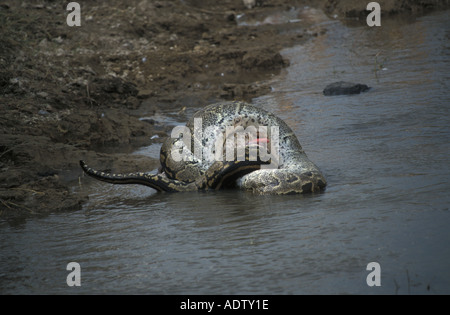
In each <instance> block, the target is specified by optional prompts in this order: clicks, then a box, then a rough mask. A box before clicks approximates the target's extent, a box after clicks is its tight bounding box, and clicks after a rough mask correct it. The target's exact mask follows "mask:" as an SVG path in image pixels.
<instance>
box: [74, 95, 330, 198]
mask: <svg viewBox="0 0 450 315" xmlns="http://www.w3.org/2000/svg"><path fill="white" fill-rule="evenodd" d="M239 126H241V127H242V128H243V129H245V130H251V129H249V127H250V128H252V127H254V128H255V129H256V130H261V129H259V128H260V127H263V128H264V127H266V130H267V133H266V135H265V137H261V138H263V139H270V140H267V142H269V143H270V145H272V144H273V143H276V144H277V145H278V147H275V148H278V150H274V147H271V148H272V150H271V152H270V153H268V154H269V155H268V157H270V159H262V158H261V157H260V156H259V155H258V157H257V158H256V159H255V158H251V154H250V151H251V150H250V148H252V147H256V148H258V149H261V145H260V144H259V142H258V141H259V140H257V141H256V142H255V141H253V142H252V144H250V143H249V141H247V142H246V144H247V146H246V149H245V153H244V156H241V157H242V158H240V159H238V158H237V154H238V153H236V152H237V150H236V151H234V150H232V154H233V156H232V157H233V158H232V159H229V158H226V154H228V151H227V150H228V148H227V147H226V143H227V142H226V140H227V139H229V138H230V134H227V127H228V128H234V129H236V128H239ZM274 128H275V129H274ZM180 130H181V131H184V133H181V132H178V133H177V132H175V133H174V134H173V135H172V137H169V138H168V139H167V140H166V141H165V142H164V144H163V145H162V147H161V153H160V160H161V173H159V174H157V175H150V174H146V173H130V174H108V173H104V172H99V171H96V170H93V169H92V168H90V167H88V166H87V165H86V164H85V163H84V162H83V161H80V165H81V167H82V168H83V170H84V171H85V173H86V174H88V175H90V176H92V177H94V178H96V179H99V180H102V181H105V182H109V183H113V184H142V185H147V186H149V187H152V188H154V189H156V190H158V191H171V192H177V191H195V190H205V189H220V188H224V187H238V188H240V189H243V190H248V191H252V192H254V193H260V194H293V193H306V192H315V191H320V190H322V189H324V188H325V186H326V180H325V178H324V176H323V175H322V173H321V172H320V171H319V169H318V168H317V166H316V165H315V164H314V163H312V162H311V161H310V160H309V159H308V157H307V156H306V154H305V152H304V151H303V149H302V147H301V145H300V143H299V141H298V139H297V137H296V136H295V134H294V132H293V131H292V130H291V129H290V128H289V126H288V125H287V124H286V123H285V122H284V121H283V120H281V119H280V118H278V117H276V116H275V115H273V114H271V113H269V112H267V111H265V110H263V109H260V108H258V107H255V106H253V105H250V104H247V103H244V102H224V103H217V104H213V105H210V106H207V107H205V108H204V109H202V110H200V111H198V112H197V113H195V114H194V116H193V117H192V118H191V119H190V120H189V121H188V123H187V124H186V126H185V127H184V129H183V128H181V129H180ZM263 130H264V129H263ZM277 133H278V134H277ZM258 135H259V134H258ZM231 136H232V137H235V135H234V134H231ZM259 136H261V135H259ZM257 138H258V137H257ZM231 143H234V142H231ZM270 145H269V146H270ZM220 149H221V151H218V150H220ZM258 152H259V153H261V151H258ZM176 153H178V158H177V154H176ZM275 153H278V154H275ZM180 157H181V158H180ZM266 157H267V156H266Z"/></svg>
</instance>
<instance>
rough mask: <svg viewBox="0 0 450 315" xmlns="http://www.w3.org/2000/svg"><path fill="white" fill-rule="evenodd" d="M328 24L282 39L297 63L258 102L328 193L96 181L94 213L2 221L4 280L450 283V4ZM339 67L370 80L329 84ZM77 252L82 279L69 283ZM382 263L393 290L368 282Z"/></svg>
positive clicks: (52, 289)
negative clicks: (374, 265) (291, 136)
mask: <svg viewBox="0 0 450 315" xmlns="http://www.w3.org/2000/svg"><path fill="white" fill-rule="evenodd" d="M325 23H328V24H330V25H329V27H328V29H329V31H328V32H327V33H326V34H325V35H323V36H319V37H317V38H315V39H314V40H313V41H311V42H310V43H308V44H307V45H305V46H301V47H294V48H291V49H287V50H285V51H284V52H283V54H284V55H285V56H286V57H287V58H289V59H290V60H291V66H290V67H289V68H288V69H287V71H286V73H285V74H284V75H282V76H280V77H278V78H276V80H277V81H275V82H273V88H274V92H273V93H271V94H270V95H267V96H264V97H261V98H258V99H256V100H254V102H255V103H256V104H259V105H260V106H262V107H264V108H265V109H267V110H270V111H273V112H274V113H276V114H278V115H279V116H281V117H282V118H283V119H285V120H286V121H287V123H288V124H289V125H290V126H291V127H292V128H293V129H294V130H295V132H296V133H297V135H298V136H299V139H300V142H301V143H302V145H303V147H304V149H305V151H306V152H307V153H308V155H309V157H310V158H311V160H313V161H314V162H315V163H316V164H317V165H318V166H319V167H320V168H321V170H322V171H323V173H324V174H325V176H326V177H327V180H328V182H329V186H328V187H327V190H326V191H325V192H324V193H321V194H315V195H306V196H254V195H252V194H248V193H243V192H239V191H223V192H212V193H180V194H157V193H154V192H153V191H152V190H150V189H148V188H146V187H138V186H113V185H107V184H104V183H100V182H95V181H89V180H84V181H83V188H82V189H86V190H88V191H90V192H91V195H90V201H89V203H88V204H87V205H86V206H85V208H84V210H83V211H78V212H69V213H60V214H52V215H50V216H48V217H45V218H35V219H29V220H27V221H26V222H22V223H19V224H12V223H11V222H0V254H1V255H0V266H1V267H0V293H62V294H66V293H149V294H153V293H158V294H161V293H166V294H172V293H180V294H183V293H191V294H220V293H223V294H233V293H236V294H245V293H248V294H269V293H274V294H287V293H295V294H301V293H363V294H378V293H392V294H394V293H400V294H409V293H413V294H414V293H446V294H448V293H450V271H449V270H448V266H449V265H450V249H449V246H448V244H449V241H450V231H449V229H448V226H449V223H450V217H449V215H450V214H449V195H448V191H449V189H450V187H449V186H450V184H449V175H450V174H449V163H448V153H449V152H450V151H449V143H450V141H449V140H450V129H449V126H450V121H449V120H450V118H449V117H450V116H449V104H450V103H449V97H448V90H449V80H448V79H449V74H448V69H449V63H450V58H449V55H450V50H449V48H450V44H449V43H450V41H448V38H449V35H450V26H449V24H448V22H447V15H446V13H445V12H444V13H439V14H434V15H430V16H426V17H423V18H421V19H419V20H417V21H415V22H414V23H393V22H392V23H390V22H388V21H383V24H382V27H381V28H368V27H357V28H348V27H345V26H343V25H342V24H340V23H339V22H335V21H327V22H325ZM375 70H376V71H375ZM339 80H345V81H353V82H357V83H365V84H367V85H369V86H371V87H372V90H370V91H369V92H368V93H364V94H361V95H355V96H351V97H346V96H337V97H325V96H323V95H322V90H323V88H324V87H325V85H326V84H328V83H331V82H333V81H339ZM143 150H144V151H143V152H148V154H149V155H152V154H154V153H155V152H157V149H155V148H154V147H149V148H145V149H143ZM71 261H76V262H78V263H80V266H81V284H82V285H81V287H77V288H75V287H73V288H72V287H68V286H67V284H66V277H67V275H68V273H69V271H67V270H66V266H67V264H68V263H69V262H71ZM372 261H375V262H378V263H379V264H380V266H381V287H369V286H368V285H367V284H366V277H367V275H368V273H369V271H367V270H366V267H367V264H368V263H369V262H372Z"/></svg>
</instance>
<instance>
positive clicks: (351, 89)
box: [323, 81, 370, 96]
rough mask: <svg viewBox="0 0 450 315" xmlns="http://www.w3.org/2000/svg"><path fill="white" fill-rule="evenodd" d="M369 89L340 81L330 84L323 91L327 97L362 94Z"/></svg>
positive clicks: (362, 85) (365, 86) (361, 85)
mask: <svg viewBox="0 0 450 315" xmlns="http://www.w3.org/2000/svg"><path fill="white" fill-rule="evenodd" d="M369 89H370V87H368V86H367V85H365V84H355V83H350V82H344V81H339V82H334V83H331V84H328V85H327V86H326V87H325V89H324V90H323V94H324V95H326V96H332V95H350V94H360V93H361V92H365V91H368V90H369Z"/></svg>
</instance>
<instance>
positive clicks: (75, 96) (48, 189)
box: [0, 0, 441, 217]
mask: <svg viewBox="0 0 450 315" xmlns="http://www.w3.org/2000/svg"><path fill="white" fill-rule="evenodd" d="M417 2H418V1H417ZM352 3H353V6H352ZM405 3H415V2H413V1H409V2H408V1H407V2H405ZM423 3H426V1H425V2H424V1H420V5H421V4H423ZM80 4H81V17H82V19H81V23H82V24H81V26H80V27H69V26H68V25H67V23H66V17H67V14H68V11H66V7H65V5H66V4H64V5H62V4H59V3H55V2H54V1H39V2H35V1H23V2H17V1H3V2H2V3H1V4H0V28H1V31H0V33H1V34H2V35H1V36H0V47H1V48H0V93H1V105H0V122H1V124H0V128H1V131H0V133H1V138H0V170H1V171H0V217H16V216H23V215H29V214H32V215H36V214H46V213H50V212H56V211H71V210H77V209H80V208H81V207H82V204H83V202H85V201H86V200H87V196H86V194H85V193H83V191H84V190H76V189H75V190H74V188H73V187H76V186H77V183H78V182H79V177H80V176H81V175H82V171H81V169H80V168H79V164H78V161H79V160H80V159H84V160H86V161H95V164H96V165H101V166H102V168H103V170H111V169H115V170H120V171H123V172H128V171H136V170H144V171H145V170H152V169H155V168H156V167H157V166H158V165H159V161H157V160H154V159H151V158H149V157H145V156H140V155H129V154H127V153H129V152H130V151H131V150H132V149H133V148H134V149H135V148H137V147H139V146H142V145H149V144H151V143H152V142H159V141H162V140H163V139H164V137H166V136H167V135H168V133H169V132H170V129H171V127H170V126H167V125H166V124H164V121H158V119H159V118H158V117H162V116H164V113H168V112H171V113H174V114H177V113H180V115H181V116H182V114H183V113H184V111H186V109H189V108H200V107H201V106H204V105H208V104H210V103H212V102H214V101H218V100H224V99H226V100H227V99H237V100H247V101H249V100H251V99H252V98H253V97H256V96H259V95H263V94H266V93H269V92H270V86H269V85H268V84H267V80H268V79H269V78H272V77H273V76H275V75H277V74H278V73H279V72H280V71H281V70H282V69H283V68H285V67H287V66H288V65H289V60H285V59H284V58H283V57H282V56H281V55H280V50H281V49H282V48H284V47H288V46H292V45H298V44H301V43H303V42H304V41H306V40H308V39H309V38H311V37H315V36H322V35H323V34H324V33H325V32H326V29H325V28H324V27H323V26H318V25H317V23H316V22H317V17H318V16H319V15H320V14H323V13H322V12H326V13H327V14H329V15H330V16H333V15H338V16H339V17H342V18H348V16H347V14H346V13H345V12H350V11H351V10H357V11H358V10H359V9H360V6H361V4H360V3H357V1H353V2H352V1H332V0H329V1H281V0H280V1H278V0H276V1H256V6H255V7H253V8H251V9H249V8H247V7H246V6H244V4H243V2H242V1H240V0H239V1H238V0H233V1H231V0H230V1H220V2H217V1H195V0H192V1H143V0H140V1H133V0H131V1H127V2H123V1H108V2H105V3H104V4H103V3H102V4H99V3H98V2H96V1H83V2H80ZM420 5H416V7H419V6H420ZM437 6H438V5H435V7H437ZM355 8H356V9H355ZM405 8H406V7H403V8H400V9H399V10H400V11H401V10H404V11H407V12H409V11H408V10H407V9H405ZM437 8H441V7H440V6H439V7H437ZM427 9H428V8H427ZM419 11H420V10H419V9H417V10H415V11H411V14H415V13H417V12H419ZM336 12H338V13H336ZM342 12H343V13H342ZM355 12H356V11H355ZM358 12H359V11H358ZM420 12H422V11H420ZM352 14H353V13H349V15H350V17H351V16H352ZM161 113H162V114H161ZM141 116H145V117H150V119H140V117H141Z"/></svg>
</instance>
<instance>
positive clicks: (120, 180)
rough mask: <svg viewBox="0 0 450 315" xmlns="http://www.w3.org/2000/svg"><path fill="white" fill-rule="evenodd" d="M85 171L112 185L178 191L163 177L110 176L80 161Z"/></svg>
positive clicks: (141, 175) (144, 175)
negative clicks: (130, 185)
mask: <svg viewBox="0 0 450 315" xmlns="http://www.w3.org/2000/svg"><path fill="white" fill-rule="evenodd" d="M80 166H81V168H82V169H83V171H84V172H85V173H86V174H87V175H89V176H91V177H94V178H95V179H98V180H101V181H104V182H107V183H111V184H139V185H145V186H149V187H151V188H153V189H156V190H158V191H167V192H174V191H178V190H175V189H174V188H172V187H171V185H170V181H167V179H165V180H162V176H161V175H149V174H145V173H129V174H110V173H105V172H100V171H96V170H94V169H92V168H90V167H89V166H88V165H87V164H86V163H85V162H84V161H82V160H80Z"/></svg>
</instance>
